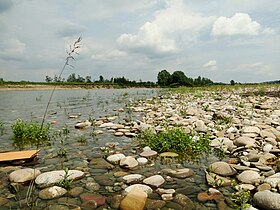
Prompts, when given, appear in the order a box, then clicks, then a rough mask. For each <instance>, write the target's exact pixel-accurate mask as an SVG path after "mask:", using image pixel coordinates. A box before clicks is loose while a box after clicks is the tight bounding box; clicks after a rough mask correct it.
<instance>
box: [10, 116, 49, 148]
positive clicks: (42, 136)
mask: <svg viewBox="0 0 280 210" xmlns="http://www.w3.org/2000/svg"><path fill="white" fill-rule="evenodd" d="M49 129H50V124H47V125H45V126H43V127H41V125H40V124H39V123H38V122H37V121H33V120H31V121H24V120H22V119H17V120H16V122H15V123H14V124H13V125H12V130H13V134H14V137H13V138H14V144H15V145H16V146H17V147H18V148H20V149H23V148H24V146H26V145H32V146H34V145H36V146H37V148H38V147H39V146H42V145H48V144H49V140H50V135H49Z"/></svg>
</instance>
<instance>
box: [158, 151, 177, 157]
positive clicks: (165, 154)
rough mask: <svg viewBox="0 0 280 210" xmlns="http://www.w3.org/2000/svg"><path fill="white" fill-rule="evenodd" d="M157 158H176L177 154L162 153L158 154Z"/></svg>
mask: <svg viewBox="0 0 280 210" xmlns="http://www.w3.org/2000/svg"><path fill="white" fill-rule="evenodd" d="M159 156H160V157H167V158H174V157H178V156H179V154H177V153H175V152H163V153H160V155H159Z"/></svg>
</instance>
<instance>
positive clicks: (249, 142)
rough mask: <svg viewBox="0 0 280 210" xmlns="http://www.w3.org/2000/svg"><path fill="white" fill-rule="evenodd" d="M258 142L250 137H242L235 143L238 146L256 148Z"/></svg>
mask: <svg viewBox="0 0 280 210" xmlns="http://www.w3.org/2000/svg"><path fill="white" fill-rule="evenodd" d="M255 142H256V140H255V139H253V138H250V137H246V136H241V137H239V138H237V139H236V140H235V141H234V144H235V145H236V146H246V147H253V146H255Z"/></svg>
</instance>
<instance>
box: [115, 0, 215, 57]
mask: <svg viewBox="0 0 280 210" xmlns="http://www.w3.org/2000/svg"><path fill="white" fill-rule="evenodd" d="M213 21H214V17H203V16H202V15H200V14H197V13H193V12H191V11H188V10H187V9H186V7H185V5H184V2H183V1H182V0H173V1H167V4H166V8H165V9H163V10H160V11H158V12H156V13H155V16H154V19H153V20H151V21H147V22H146V23H144V24H143V25H142V26H141V27H140V29H139V30H138V32H137V33H135V34H127V33H125V34H122V35H121V36H120V37H119V38H118V40H117V42H118V44H119V46H120V47H121V48H122V49H125V50H128V51H134V52H135V51H136V52H137V51H138V52H144V53H147V52H150V53H154V54H164V53H173V52H176V51H178V50H179V47H178V45H177V42H176V41H177V38H178V37H183V38H182V39H185V40H189V41H190V40H193V39H194V37H196V36H197V35H198V34H199V32H200V31H201V30H203V29H205V28H206V27H208V26H209V25H210V24H211V23H212V22H213Z"/></svg>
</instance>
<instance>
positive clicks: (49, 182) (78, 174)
mask: <svg viewBox="0 0 280 210" xmlns="http://www.w3.org/2000/svg"><path fill="white" fill-rule="evenodd" d="M83 176H84V172H82V171H79V170H69V171H68V175H67V177H66V179H67V180H77V179H80V178H82V177H83ZM64 178H65V171H64V170H58V171H49V172H45V173H42V174H40V175H39V176H37V178H36V179H35V183H36V184H37V185H38V187H39V188H45V187H50V186H53V185H55V183H57V182H59V181H61V180H63V179H64Z"/></svg>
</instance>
